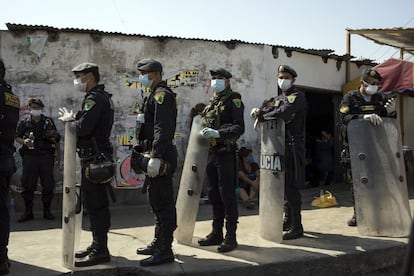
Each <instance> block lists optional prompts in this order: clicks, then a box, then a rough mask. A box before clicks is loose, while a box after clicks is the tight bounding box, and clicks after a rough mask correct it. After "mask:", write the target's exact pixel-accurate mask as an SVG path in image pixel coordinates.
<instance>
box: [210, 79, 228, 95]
mask: <svg viewBox="0 0 414 276" xmlns="http://www.w3.org/2000/svg"><path fill="white" fill-rule="evenodd" d="M211 88H213V91H215V92H217V93H220V92H221V91H223V90H224V89H225V88H226V84H225V81H224V80H222V79H215V80H211Z"/></svg>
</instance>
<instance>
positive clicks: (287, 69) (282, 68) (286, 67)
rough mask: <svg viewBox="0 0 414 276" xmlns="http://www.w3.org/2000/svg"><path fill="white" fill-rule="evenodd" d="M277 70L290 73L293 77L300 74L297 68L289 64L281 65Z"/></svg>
mask: <svg viewBox="0 0 414 276" xmlns="http://www.w3.org/2000/svg"><path fill="white" fill-rule="evenodd" d="M277 72H278V73H289V74H290V75H291V76H292V77H293V78H296V77H297V76H298V74H296V71H295V69H293V68H292V67H290V66H289V65H280V66H279V67H278V68H277Z"/></svg>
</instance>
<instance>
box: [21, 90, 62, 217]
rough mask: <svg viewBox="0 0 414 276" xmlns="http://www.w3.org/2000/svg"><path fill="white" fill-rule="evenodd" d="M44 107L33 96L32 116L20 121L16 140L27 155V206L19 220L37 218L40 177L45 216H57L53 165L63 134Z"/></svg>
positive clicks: (24, 182)
mask: <svg viewBox="0 0 414 276" xmlns="http://www.w3.org/2000/svg"><path fill="white" fill-rule="evenodd" d="M44 107H45V105H44V104H43V102H42V101H41V100H40V99H38V98H32V99H30V100H29V110H30V117H28V118H26V119H24V120H22V121H20V123H19V125H18V127H17V133H16V141H17V142H18V143H20V144H22V145H23V146H22V147H21V148H20V150H19V152H20V154H21V155H22V158H23V175H22V187H23V191H22V197H23V199H24V206H25V211H24V213H23V215H22V216H21V217H20V218H19V219H18V220H17V221H18V222H25V221H29V220H32V219H33V199H34V192H35V191H36V189H37V181H38V179H39V178H40V183H41V185H42V202H43V218H45V219H48V220H53V219H55V217H54V216H53V214H52V213H51V212H50V205H51V202H52V199H53V195H54V189H55V179H54V176H53V167H54V161H55V154H57V153H60V148H59V147H60V146H59V140H60V135H59V133H58V132H57V130H56V126H55V123H54V122H53V120H52V118H50V117H47V116H44V115H43V108H44ZM31 135H32V137H29V136H31ZM56 159H57V160H60V156H58V155H57V156H56Z"/></svg>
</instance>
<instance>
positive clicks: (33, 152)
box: [19, 147, 55, 156]
mask: <svg viewBox="0 0 414 276" xmlns="http://www.w3.org/2000/svg"><path fill="white" fill-rule="evenodd" d="M19 153H20V155H21V156H38V155H47V154H55V149H54V148H51V149H26V148H24V147H21V148H20V149H19Z"/></svg>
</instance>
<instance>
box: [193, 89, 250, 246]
mask: <svg viewBox="0 0 414 276" xmlns="http://www.w3.org/2000/svg"><path fill="white" fill-rule="evenodd" d="M243 111H244V105H243V103H242V101H241V95H240V94H239V93H237V92H234V91H232V90H231V88H230V87H227V88H226V89H225V90H223V91H222V92H220V93H216V94H215V95H214V96H213V98H212V99H211V100H210V102H209V104H208V105H207V106H206V108H205V109H204V111H203V113H202V118H203V121H202V126H203V127H209V128H212V129H215V130H218V132H219V133H220V138H218V139H214V138H211V139H210V141H211V142H210V151H209V155H208V161H207V169H206V172H207V178H208V181H209V192H208V199H209V201H210V202H211V204H212V206H213V233H222V231H223V230H222V229H223V226H224V218H226V231H227V234H226V239H230V240H234V242H235V241H236V229H237V220H238V217H239V215H238V209H237V199H236V193H235V188H236V183H237V182H236V162H237V156H236V150H237V144H236V142H237V139H238V138H239V137H240V136H241V135H242V134H243V133H244V118H243ZM221 236H222V234H221ZM199 243H200V241H199ZM201 243H202V241H201ZM201 243H200V244H201Z"/></svg>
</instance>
